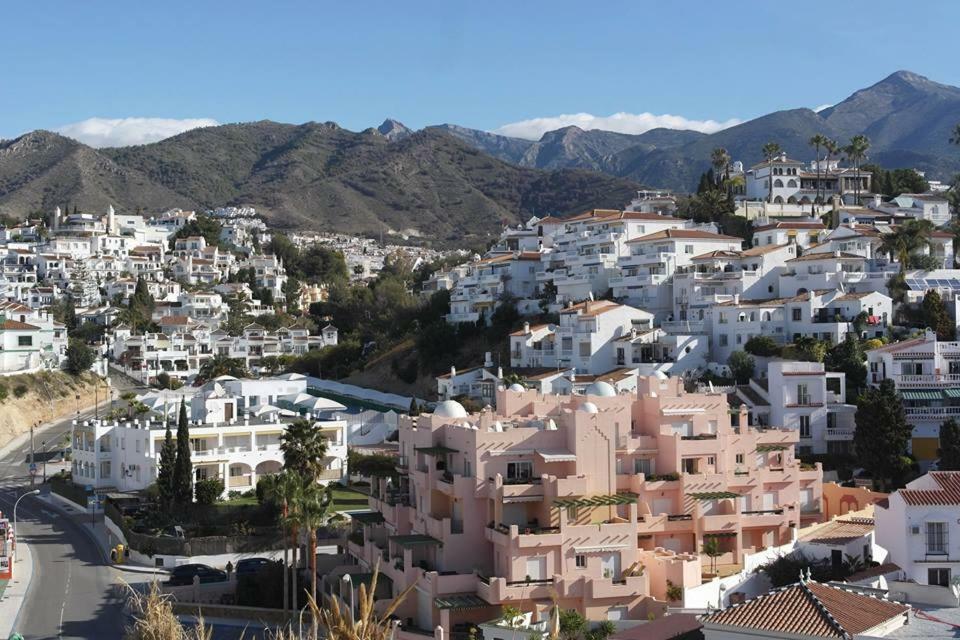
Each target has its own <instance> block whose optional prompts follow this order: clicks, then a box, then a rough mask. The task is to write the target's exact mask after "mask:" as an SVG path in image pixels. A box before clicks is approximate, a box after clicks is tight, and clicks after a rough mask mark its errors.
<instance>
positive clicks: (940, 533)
mask: <svg viewBox="0 0 960 640" xmlns="http://www.w3.org/2000/svg"><path fill="white" fill-rule="evenodd" d="M926 529H927V555H946V553H947V523H946V522H928V523H926Z"/></svg>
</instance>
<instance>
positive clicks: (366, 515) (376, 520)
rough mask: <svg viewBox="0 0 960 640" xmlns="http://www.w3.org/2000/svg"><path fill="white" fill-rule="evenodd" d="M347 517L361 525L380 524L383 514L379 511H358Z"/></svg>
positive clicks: (382, 520)
mask: <svg viewBox="0 0 960 640" xmlns="http://www.w3.org/2000/svg"><path fill="white" fill-rule="evenodd" d="M347 515H348V516H350V517H351V518H353V519H354V520H356V521H357V522H361V523H363V524H380V523H381V522H384V518H383V514H382V513H380V512H379V511H359V512H357V513H348V514H347Z"/></svg>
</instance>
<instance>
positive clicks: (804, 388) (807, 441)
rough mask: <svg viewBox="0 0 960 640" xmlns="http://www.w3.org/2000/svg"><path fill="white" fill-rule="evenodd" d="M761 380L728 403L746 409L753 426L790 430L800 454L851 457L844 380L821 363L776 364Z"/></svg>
mask: <svg viewBox="0 0 960 640" xmlns="http://www.w3.org/2000/svg"><path fill="white" fill-rule="evenodd" d="M765 373H766V375H765V376H764V377H763V378H758V379H752V380H750V381H749V383H748V384H745V385H740V386H738V387H737V389H736V390H735V391H734V392H733V394H732V395H733V397H732V398H731V403H733V404H741V405H745V406H746V407H747V412H748V419H749V420H750V424H751V425H758V426H766V427H770V426H774V427H783V428H787V429H794V430H795V431H798V432H799V434H800V441H799V442H798V443H797V453H798V454H799V455H808V454H823V453H849V452H850V448H851V446H852V442H853V433H854V430H855V428H856V423H855V420H854V418H855V416H856V412H857V407H856V405H853V404H848V403H847V390H846V379H845V376H844V375H843V374H842V373H831V372H828V371H826V370H825V369H824V366H823V363H821V362H797V361H785V360H774V361H772V362H770V363H769V364H768V365H767V370H766V372H765Z"/></svg>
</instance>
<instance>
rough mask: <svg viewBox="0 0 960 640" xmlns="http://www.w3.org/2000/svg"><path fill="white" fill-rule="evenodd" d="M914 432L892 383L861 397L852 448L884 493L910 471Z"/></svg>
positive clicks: (889, 381) (888, 382)
mask: <svg viewBox="0 0 960 640" xmlns="http://www.w3.org/2000/svg"><path fill="white" fill-rule="evenodd" d="M912 432H913V430H912V428H911V427H910V425H909V424H908V423H907V417H906V414H905V413H904V410H903V402H902V400H901V398H900V394H899V393H897V389H896V385H895V384H894V382H893V380H890V379H886V380H883V382H881V383H880V386H879V387H870V388H868V389H867V390H866V391H864V392H863V393H862V394H860V397H859V398H858V399H857V415H856V430H855V432H854V436H853V444H854V447H855V449H856V452H857V460H858V461H859V463H860V464H861V465H862V466H863V468H864V469H866V470H867V471H868V472H869V473H870V474H871V476H872V477H873V479H874V482H876V483H877V484H878V485H879V486H880V487H881V489H883V488H886V487H888V486H890V484H891V483H892V482H895V481H897V480H899V479H900V478H901V477H902V476H903V474H904V473H905V472H906V471H907V470H908V468H909V464H910V462H909V458H906V452H907V445H908V444H909V442H910V436H911V434H912Z"/></svg>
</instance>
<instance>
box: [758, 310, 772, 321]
mask: <svg viewBox="0 0 960 640" xmlns="http://www.w3.org/2000/svg"><path fill="white" fill-rule="evenodd" d="M760 319H761V320H763V321H764V322H770V312H769V311H764V312H763V315H761V316H760Z"/></svg>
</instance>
